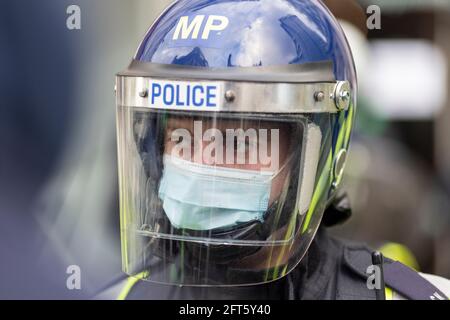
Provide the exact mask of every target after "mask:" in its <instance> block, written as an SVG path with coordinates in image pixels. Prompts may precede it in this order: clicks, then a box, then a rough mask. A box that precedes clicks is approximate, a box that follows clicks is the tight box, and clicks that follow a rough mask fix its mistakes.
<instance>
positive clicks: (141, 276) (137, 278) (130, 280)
mask: <svg viewBox="0 0 450 320" xmlns="http://www.w3.org/2000/svg"><path fill="white" fill-rule="evenodd" d="M147 277H148V272H147V271H144V272H141V273H140V274H138V275H136V276H130V277H128V279H127V283H126V284H125V286H124V287H123V289H122V291H121V292H120V294H119V296H118V297H117V300H121V301H122V300H125V299H126V298H127V296H128V295H129V294H130V291H131V289H133V287H134V286H135V285H136V283H137V282H138V281H140V280H142V279H144V278H147Z"/></svg>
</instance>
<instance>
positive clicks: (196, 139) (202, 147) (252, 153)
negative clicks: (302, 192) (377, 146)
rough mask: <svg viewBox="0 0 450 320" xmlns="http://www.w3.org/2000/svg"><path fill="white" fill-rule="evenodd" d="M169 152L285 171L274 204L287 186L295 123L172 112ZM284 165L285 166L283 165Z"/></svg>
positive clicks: (279, 178) (278, 181)
mask: <svg viewBox="0 0 450 320" xmlns="http://www.w3.org/2000/svg"><path fill="white" fill-rule="evenodd" d="M166 128H167V129H166V133H165V148H164V152H165V154H168V155H172V156H176V157H180V158H183V159H184V160H187V161H192V162H196V163H201V164H204V165H209V166H217V167H226V168H235V169H241V170H253V171H269V172H278V171H279V170H280V168H283V169H282V170H281V172H279V174H278V175H277V176H276V178H275V179H274V180H273V182H272V190H271V196H270V204H272V203H273V202H274V201H275V200H276V199H278V197H279V195H280V194H281V191H282V189H283V185H284V182H285V180H286V177H287V174H288V173H289V166H284V165H285V163H286V162H287V161H288V158H289V152H290V137H291V127H290V126H289V125H288V124H284V123H280V122H268V121H258V120H226V119H220V120H218V119H212V118H198V119H194V118H186V117H179V116H171V117H170V118H169V119H168V123H167V127H166ZM283 166H284V167H283Z"/></svg>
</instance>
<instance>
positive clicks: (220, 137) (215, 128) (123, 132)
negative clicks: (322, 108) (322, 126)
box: [118, 106, 322, 286]
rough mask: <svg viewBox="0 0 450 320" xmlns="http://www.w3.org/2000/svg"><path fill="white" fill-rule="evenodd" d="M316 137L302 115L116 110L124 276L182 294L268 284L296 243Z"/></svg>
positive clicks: (312, 172)
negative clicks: (187, 289)
mask: <svg viewBox="0 0 450 320" xmlns="http://www.w3.org/2000/svg"><path fill="white" fill-rule="evenodd" d="M321 137H322V136H321V132H320V130H319V129H318V127H316V126H314V125H313V124H312V123H311V122H310V121H309V120H308V118H306V117H303V116H300V115H295V116H293V115H289V116H288V117H283V116H281V117H280V115H279V114H277V115H276V117H272V116H271V115H268V114H258V115H251V114H237V113H220V112H217V113H216V112H215V113H208V114H207V115H205V113H196V112H187V111H185V112H176V111H164V110H159V111H158V110H151V109H143V108H135V107H123V106H119V107H118V140H119V174H120V200H121V228H122V250H123V266H124V270H125V272H127V273H128V274H130V275H137V274H140V275H141V277H144V278H147V279H148V280H151V281H156V282H161V283H172V284H183V285H206V286H207V285H242V284H251V283H260V282H265V281H267V274H266V273H267V270H270V269H271V268H276V267H277V266H279V265H283V264H286V263H287V261H288V260H289V259H290V257H291V256H292V250H293V245H294V244H295V243H297V242H298V240H299V237H301V226H302V223H303V222H304V218H305V216H306V213H307V210H308V208H309V205H310V202H311V198H312V194H313V189H314V185H315V179H316V172H317V166H318V162H319V153H320V147H321ZM308 237H309V236H308ZM305 251H306V250H305ZM247 272H250V273H251V274H252V276H250V277H249V275H248V274H247V275H245V276H244V275H243V274H246V273H247ZM255 274H256V276H255ZM241 275H242V276H241Z"/></svg>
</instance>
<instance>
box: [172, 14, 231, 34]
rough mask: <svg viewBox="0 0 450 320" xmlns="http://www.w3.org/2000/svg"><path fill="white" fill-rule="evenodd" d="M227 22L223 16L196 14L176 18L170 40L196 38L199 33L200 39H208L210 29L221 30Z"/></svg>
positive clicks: (225, 26) (226, 25)
mask: <svg viewBox="0 0 450 320" xmlns="http://www.w3.org/2000/svg"><path fill="white" fill-rule="evenodd" d="M229 23H230V21H229V20H228V18H227V17H224V16H217V15H210V16H205V15H197V16H194V17H192V18H190V17H189V16H183V17H181V18H180V20H178V24H177V27H176V29H175V32H174V34H173V39H172V40H179V39H182V40H187V39H192V40H196V39H198V38H199V37H200V34H201V39H203V40H208V39H209V36H210V34H211V32H212V31H217V32H220V31H223V30H225V29H226V28H227V27H228V24H229ZM202 30H203V31H202Z"/></svg>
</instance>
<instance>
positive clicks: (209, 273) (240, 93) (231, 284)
mask: <svg viewBox="0 0 450 320" xmlns="http://www.w3.org/2000/svg"><path fill="white" fill-rule="evenodd" d="M356 90H357V83H356V76H355V69H354V64H353V59H352V55H351V51H350V48H349V46H348V44H347V41H346V39H345V36H344V34H343V31H342V29H341V28H340V26H339V24H338V22H337V21H336V20H335V19H334V17H333V16H332V14H331V13H330V12H329V11H328V9H327V8H326V7H325V6H324V5H323V4H322V3H321V2H320V1H316V0H304V1H296V0H260V1H246V0H242V1H231V0H214V1H213V0H191V1H177V2H175V3H174V4H172V5H171V6H170V7H169V8H168V9H167V10H166V11H165V12H164V13H163V14H162V15H161V17H160V18H159V19H158V20H157V21H156V22H155V23H154V25H153V26H152V27H151V28H150V30H149V31H148V33H147V35H146V36H145V38H144V40H143V42H142V44H141V45H140V47H139V49H138V51H137V53H136V56H135V57H134V59H133V61H132V63H131V65H130V66H129V68H128V69H127V70H125V71H124V72H121V73H120V74H119V75H118V77H117V123H118V150H119V178H120V203H121V232H122V234H121V236H122V262H123V270H124V272H125V273H126V274H127V275H129V276H130V278H128V279H126V280H124V281H120V282H119V283H117V284H115V285H114V286H112V287H111V288H109V289H108V290H107V291H106V292H104V293H103V294H102V295H100V296H99V297H100V298H106V297H108V298H112V297H114V298H119V299H205V298H208V299H376V298H384V296H385V291H384V290H385V287H386V292H387V293H388V297H387V298H406V299H433V300H435V299H447V296H448V293H449V291H448V289H449V288H450V286H449V282H448V281H447V280H445V279H441V278H436V277H433V276H426V275H420V274H418V273H417V272H415V271H413V270H411V269H409V268H407V267H405V266H404V265H402V264H400V263H398V262H394V261H391V260H387V259H386V260H385V261H384V263H383V261H382V259H380V257H379V256H375V258H377V259H373V258H372V251H371V250H369V249H368V248H366V247H364V246H362V245H359V244H350V243H347V242H343V241H340V240H336V239H333V238H331V237H330V236H328V234H327V231H326V229H325V225H331V224H334V223H337V222H339V221H340V220H343V218H345V217H347V216H348V215H349V212H350V209H349V208H348V204H347V200H346V198H345V196H342V193H340V192H339V184H340V180H341V178H342V174H343V170H344V165H345V160H346V155H347V151H348V147H349V141H350V136H351V132H352V128H353V123H354V117H355V111H356V99H355V97H356ZM374 263H376V264H378V265H377V266H375V267H377V268H375V267H374V266H373V264H374ZM371 267H372V269H370V268H371ZM368 270H375V271H378V273H376V272H375V273H376V275H377V276H378V277H375V281H374V283H375V286H371V285H370V283H369V282H370V281H368V275H367V273H366V272H367V271H368ZM382 271H383V272H382ZM383 275H384V276H383ZM380 277H381V278H380ZM380 279H381V280H380ZM377 280H379V281H377ZM384 283H385V286H384V285H383V284H384ZM377 285H378V286H377ZM380 286H381V287H380Z"/></svg>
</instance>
